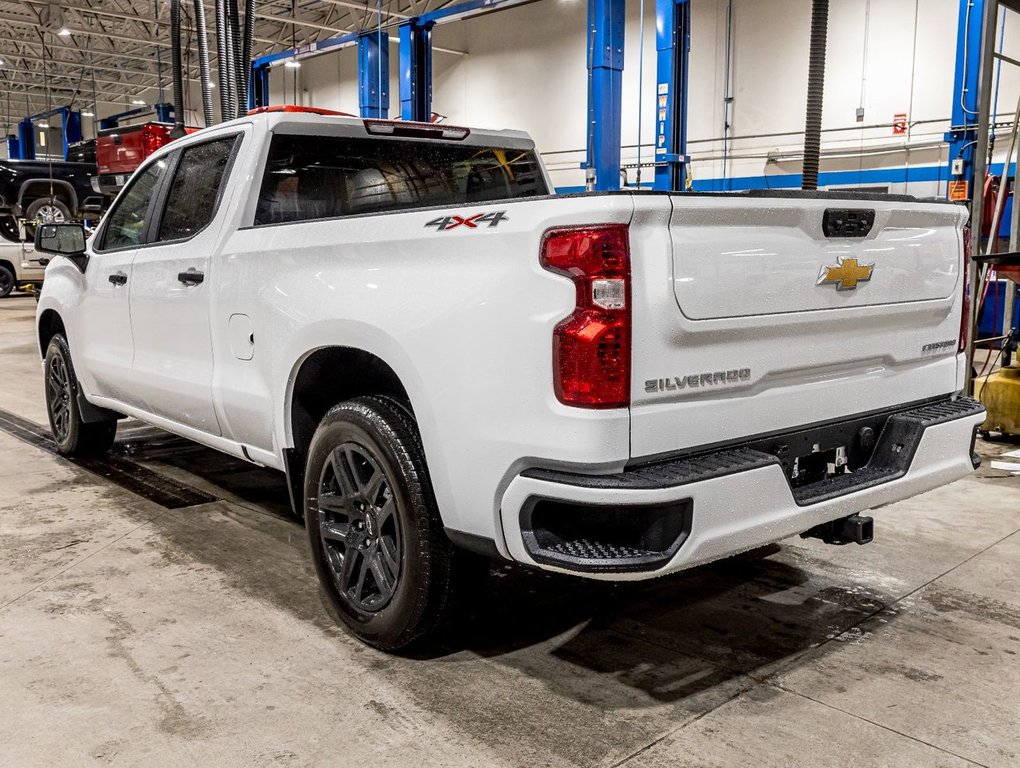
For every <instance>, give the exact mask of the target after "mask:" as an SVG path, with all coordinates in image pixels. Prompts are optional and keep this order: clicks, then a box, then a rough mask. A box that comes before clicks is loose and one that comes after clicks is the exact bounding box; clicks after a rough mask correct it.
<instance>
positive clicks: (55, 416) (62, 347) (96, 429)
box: [43, 333, 117, 456]
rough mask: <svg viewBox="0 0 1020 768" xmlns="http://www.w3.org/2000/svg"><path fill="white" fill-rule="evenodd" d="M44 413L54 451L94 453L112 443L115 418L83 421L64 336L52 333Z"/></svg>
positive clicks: (76, 381)
mask: <svg viewBox="0 0 1020 768" xmlns="http://www.w3.org/2000/svg"><path fill="white" fill-rule="evenodd" d="M43 371H44V374H43V376H44V383H45V393H46V414H47V416H49V420H50V431H51V432H52V433H53V442H55V443H56V445H57V451H58V452H59V453H61V454H62V455H64V456H97V455H99V454H101V453H105V452H106V451H108V450H110V448H111V446H113V441H114V438H115V437H116V436H117V420H116V418H102V419H101V420H99V421H95V420H92V421H85V419H83V418H82V414H81V408H80V407H79V403H78V379H77V377H76V375H75V373H74V363H72V362H71V350H70V348H69V347H68V346H67V339H65V338H64V336H63V335H62V334H59V333H58V334H56V335H55V336H54V337H53V338H52V339H50V343H49V344H48V345H47V347H46V360H45V366H44V368H43Z"/></svg>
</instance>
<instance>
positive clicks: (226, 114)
mask: <svg viewBox="0 0 1020 768" xmlns="http://www.w3.org/2000/svg"><path fill="white" fill-rule="evenodd" d="M213 7H214V8H215V11H216V81H217V83H218V84H219V88H220V120H229V119H230V118H231V114H230V82H229V80H228V73H229V71H230V70H229V68H228V67H227V6H226V2H225V0H215V4H214V6H213Z"/></svg>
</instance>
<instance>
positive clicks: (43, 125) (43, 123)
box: [39, 121, 50, 128]
mask: <svg viewBox="0 0 1020 768" xmlns="http://www.w3.org/2000/svg"><path fill="white" fill-rule="evenodd" d="M39 127H40V128H49V127H50V124H49V123H47V122H45V121H44V122H41V123H39Z"/></svg>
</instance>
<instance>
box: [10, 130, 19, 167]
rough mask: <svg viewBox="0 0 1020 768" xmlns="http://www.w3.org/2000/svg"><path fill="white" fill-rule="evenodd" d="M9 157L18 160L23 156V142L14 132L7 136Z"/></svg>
mask: <svg viewBox="0 0 1020 768" xmlns="http://www.w3.org/2000/svg"><path fill="white" fill-rule="evenodd" d="M7 157H8V158H10V159H11V160H17V159H19V158H20V157H21V142H20V141H18V137H17V136H15V135H14V134H13V133H12V134H8V136H7Z"/></svg>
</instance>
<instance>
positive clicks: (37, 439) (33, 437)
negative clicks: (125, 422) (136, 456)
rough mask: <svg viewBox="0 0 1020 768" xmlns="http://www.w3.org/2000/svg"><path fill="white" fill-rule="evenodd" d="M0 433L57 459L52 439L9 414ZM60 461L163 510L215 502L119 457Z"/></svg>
mask: <svg viewBox="0 0 1020 768" xmlns="http://www.w3.org/2000/svg"><path fill="white" fill-rule="evenodd" d="M0 431H2V432H6V433H7V434H9V435H11V436H12V437H16V438H17V439H18V440H21V441H22V442H25V443H28V444H29V445H31V446H33V447H35V448H40V449H42V450H44V451H46V452H47V453H52V454H54V455H59V454H58V453H57V450H56V447H55V446H54V445H53V439H52V438H51V437H50V435H49V432H48V431H47V430H46V429H44V428H43V427H40V426H39V425H38V424H35V423H34V422H31V421H28V420H27V419H23V418H21V417H20V416H16V415H15V414H13V413H8V412H7V411H3V410H0ZM64 458H65V459H67V461H70V462H71V463H72V464H75V465H76V466H79V467H81V468H82V469H84V470H87V471H89V472H91V473H93V474H95V475H98V476H99V477H102V478H103V479H105V480H107V481H109V482H111V483H113V484H115V485H118V486H120V487H121V488H123V489H125V490H127V491H131V492H132V493H134V494H136V495H138V496H141V497H142V498H143V499H147V500H149V501H152V502H154V503H156V504H159V505H160V506H161V507H163V508H165V509H181V508H183V507H195V506H198V505H199V504H208V503H209V502H212V501H216V500H217V498H216V497H215V496H213V495H211V494H208V493H206V492H205V491H200V490H197V489H196V488H192V487H191V486H188V485H185V484H184V483H181V482H178V481H177V480H174V479H173V478H170V477H166V476H165V475H161V474H159V473H158V472H153V471H152V470H151V469H149V468H148V467H143V466H142V465H141V464H136V463H134V462H133V461H128V460H127V459H124V458H121V457H120V456H113V455H110V456H103V457H100V458H88V459H78V458H67V457H64Z"/></svg>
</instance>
